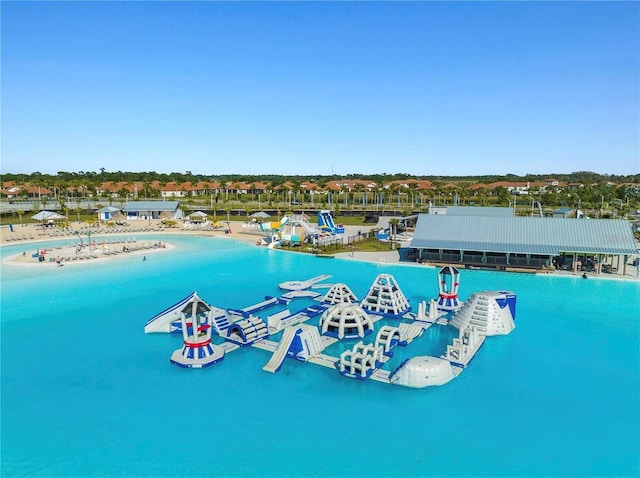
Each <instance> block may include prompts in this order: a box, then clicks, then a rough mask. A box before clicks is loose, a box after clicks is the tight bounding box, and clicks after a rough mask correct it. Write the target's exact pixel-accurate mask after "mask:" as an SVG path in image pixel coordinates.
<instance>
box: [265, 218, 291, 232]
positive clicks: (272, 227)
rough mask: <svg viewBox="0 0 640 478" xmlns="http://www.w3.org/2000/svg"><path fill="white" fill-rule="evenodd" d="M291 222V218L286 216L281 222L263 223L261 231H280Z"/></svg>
mask: <svg viewBox="0 0 640 478" xmlns="http://www.w3.org/2000/svg"><path fill="white" fill-rule="evenodd" d="M288 222H289V216H284V217H283V218H282V219H281V220H280V221H272V222H261V223H260V230H261V231H264V232H273V231H279V230H280V229H282V228H283V227H284V226H285V224H287V223H288Z"/></svg>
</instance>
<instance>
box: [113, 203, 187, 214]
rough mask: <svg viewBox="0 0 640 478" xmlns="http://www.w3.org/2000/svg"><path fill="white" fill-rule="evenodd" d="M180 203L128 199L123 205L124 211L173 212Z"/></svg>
mask: <svg viewBox="0 0 640 478" xmlns="http://www.w3.org/2000/svg"><path fill="white" fill-rule="evenodd" d="M179 206H180V203H179V202H178V201H129V202H128V203H127V204H125V205H124V208H122V210H123V211H124V212H151V211H169V212H174V211H175V210H177V209H178V207H179Z"/></svg>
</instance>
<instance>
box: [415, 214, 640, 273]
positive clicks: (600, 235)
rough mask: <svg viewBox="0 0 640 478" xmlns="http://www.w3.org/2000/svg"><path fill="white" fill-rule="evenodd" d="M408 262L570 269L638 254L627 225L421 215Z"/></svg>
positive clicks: (608, 221) (599, 221) (606, 221)
mask: <svg viewBox="0 0 640 478" xmlns="http://www.w3.org/2000/svg"><path fill="white" fill-rule="evenodd" d="M411 248H412V249H413V250H412V251H410V252H412V254H411V258H415V259H416V260H418V261H428V262H436V263H443V262H444V263H458V264H464V265H469V266H474V265H477V266H481V267H493V268H497V269H504V268H507V267H524V268H534V269H540V268H543V267H550V266H552V265H555V266H556V267H568V268H571V267H574V268H575V265H576V264H578V263H580V264H581V265H582V264H587V263H589V261H591V262H592V264H594V265H597V264H601V263H602V260H603V258H606V257H607V256H620V257H624V258H625V259H624V263H625V264H626V258H627V257H628V256H629V255H634V254H638V248H637V245H636V242H635V239H634V237H633V233H632V230H631V224H630V223H629V221H626V220H621V219H616V220H611V219H565V218H542V217H518V216H510V217H504V216H461V215H450V214H445V215H439V214H438V215H435V214H420V216H419V217H418V222H417V225H416V229H415V233H414V237H413V240H412V241H411Z"/></svg>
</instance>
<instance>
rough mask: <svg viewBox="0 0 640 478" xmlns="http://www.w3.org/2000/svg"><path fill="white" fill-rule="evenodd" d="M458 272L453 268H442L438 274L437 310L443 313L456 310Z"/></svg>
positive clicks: (457, 307) (457, 302) (458, 304)
mask: <svg viewBox="0 0 640 478" xmlns="http://www.w3.org/2000/svg"><path fill="white" fill-rule="evenodd" d="M459 284H460V271H459V270H458V269H456V268H455V267H453V266H444V267H443V268H442V269H440V272H438V309H440V310H444V311H447V312H449V311H452V310H458V309H459V308H460V301H459V300H458V285H459Z"/></svg>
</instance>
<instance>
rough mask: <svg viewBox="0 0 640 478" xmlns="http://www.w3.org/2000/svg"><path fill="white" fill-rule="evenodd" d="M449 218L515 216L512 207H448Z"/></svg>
mask: <svg viewBox="0 0 640 478" xmlns="http://www.w3.org/2000/svg"><path fill="white" fill-rule="evenodd" d="M445 214H446V215H447V216H500V217H506V216H509V217H511V216H513V209H511V208H510V207H482V206H447V212H446V213H445Z"/></svg>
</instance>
